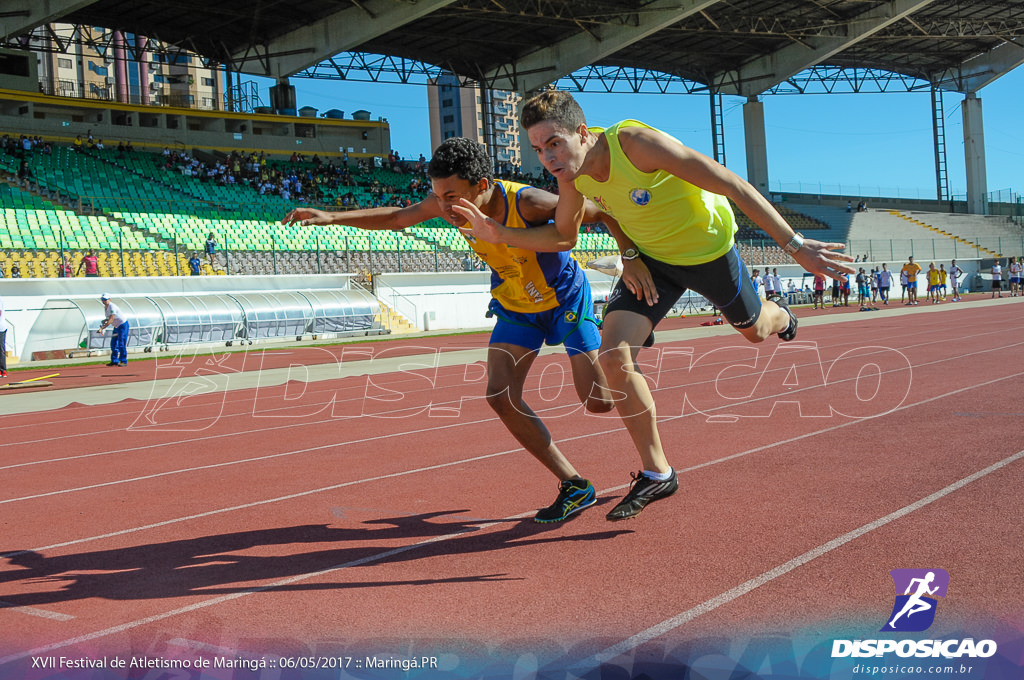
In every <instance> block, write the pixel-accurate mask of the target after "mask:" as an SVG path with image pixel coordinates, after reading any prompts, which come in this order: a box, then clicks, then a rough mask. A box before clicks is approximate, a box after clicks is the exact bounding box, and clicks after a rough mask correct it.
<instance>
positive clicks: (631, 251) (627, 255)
mask: <svg viewBox="0 0 1024 680" xmlns="http://www.w3.org/2000/svg"><path fill="white" fill-rule="evenodd" d="M638 257H640V251H639V250H637V249H636V248H627V249H626V250H624V251H622V259H623V260H635V259H636V258H638Z"/></svg>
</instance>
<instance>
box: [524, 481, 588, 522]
mask: <svg viewBox="0 0 1024 680" xmlns="http://www.w3.org/2000/svg"><path fill="white" fill-rule="evenodd" d="M596 502H597V492H596V491H594V485H593V484H591V483H590V482H588V481H587V480H585V479H567V480H565V481H564V482H562V483H561V484H559V485H558V498H556V499H555V502H554V503H552V504H551V505H549V506H548V507H546V508H544V509H543V510H539V511H538V512H537V514H536V515H534V516H533V521H534V522H540V523H541V524H549V523H551V522H561V521H562V520H565V519H568V518H569V517H571V516H572V515H574V514H576V513H577V512H579V511H580V510H583V509H584V508H589V507H590V506H591V505H593V504H594V503H596Z"/></svg>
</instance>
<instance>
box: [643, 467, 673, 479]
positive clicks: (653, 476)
mask: <svg viewBox="0 0 1024 680" xmlns="http://www.w3.org/2000/svg"><path fill="white" fill-rule="evenodd" d="M644 477H650V478H651V479H653V480H654V481H656V482H667V481H668V480H669V479H671V478H672V470H669V471H668V472H651V471H650V470H644Z"/></svg>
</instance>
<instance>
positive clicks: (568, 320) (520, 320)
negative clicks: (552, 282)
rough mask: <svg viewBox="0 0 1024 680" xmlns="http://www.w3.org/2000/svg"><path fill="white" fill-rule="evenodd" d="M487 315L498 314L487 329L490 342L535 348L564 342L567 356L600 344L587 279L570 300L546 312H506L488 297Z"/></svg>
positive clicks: (535, 349)
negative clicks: (490, 329) (491, 329)
mask: <svg viewBox="0 0 1024 680" xmlns="http://www.w3.org/2000/svg"><path fill="white" fill-rule="evenodd" d="M487 316H496V317H498V323H497V324H496V325H495V326H494V330H493V331H492V332H491V344H492V345H493V344H495V343H506V344H509V345H518V346H519V347H525V348H526V349H530V350H533V351H537V350H539V349H540V347H541V345H542V344H545V343H546V344H548V345H562V344H564V345H565V352H566V354H568V355H569V356H572V355H574V354H582V353H584V352H589V351H591V350H595V349H598V348H599V347H600V346H601V334H600V333H599V332H598V330H597V319H595V318H594V301H593V299H592V298H591V296H590V284H589V283H587V282H584V283H583V285H582V286H580V290H579V293H578V294H577V295H576V296H575V297H573V299H571V300H567V301H566V302H565V303H564V304H562V306H560V307H555V308H554V309H549V310H548V311H546V312H536V313H533V314H523V313H521V312H510V311H509V310H507V309H505V308H504V307H502V306H501V303H499V302H498V301H497V300H494V299H492V300H491V304H490V306H489V307H488V309H487Z"/></svg>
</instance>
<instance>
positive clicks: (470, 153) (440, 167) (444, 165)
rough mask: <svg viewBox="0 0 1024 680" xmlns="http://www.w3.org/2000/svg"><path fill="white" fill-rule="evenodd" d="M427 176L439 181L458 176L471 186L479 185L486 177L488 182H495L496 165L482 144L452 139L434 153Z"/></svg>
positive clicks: (461, 138) (458, 138)
mask: <svg viewBox="0 0 1024 680" xmlns="http://www.w3.org/2000/svg"><path fill="white" fill-rule="evenodd" d="M427 174H428V175H430V176H431V177H434V178H437V179H443V178H445V177H451V176H452V175H458V176H459V177H460V178H461V179H464V180H466V181H468V182H469V183H470V184H477V183H479V182H480V180H481V179H484V178H485V177H486V178H487V180H488V181H493V180H494V164H493V163H491V158H490V156H488V155H487V151H485V150H484V147H483V145H482V144H478V143H477V142H474V141H473V140H471V139H466V138H465V137H452V138H450V139H446V140H445V141H444V143H443V144H441V146H439V147H437V149H436V150H435V151H434V157H433V158H431V159H430V164H429V165H428V166H427Z"/></svg>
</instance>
